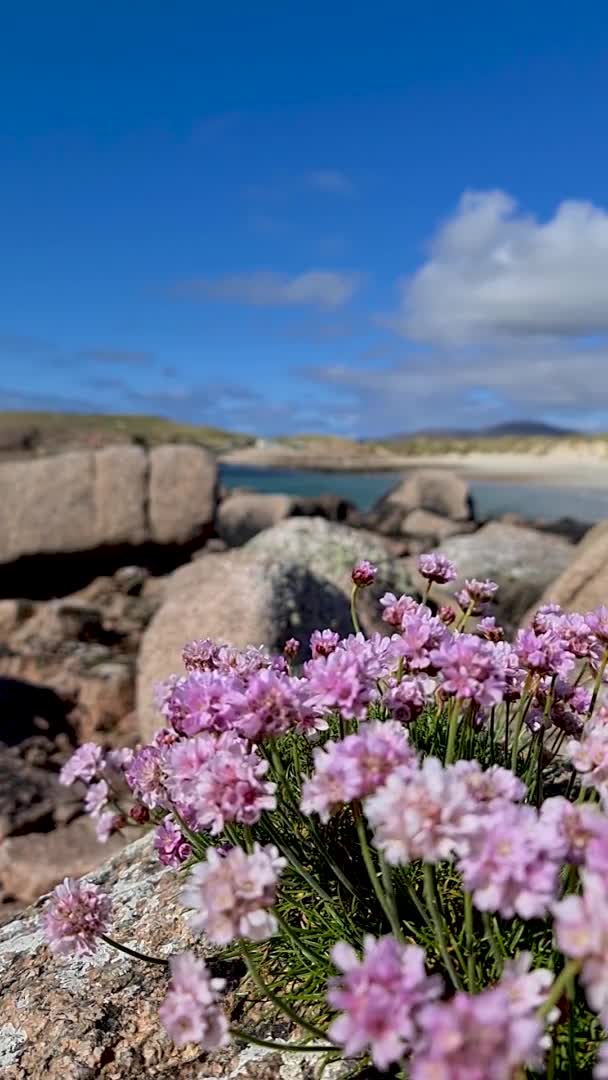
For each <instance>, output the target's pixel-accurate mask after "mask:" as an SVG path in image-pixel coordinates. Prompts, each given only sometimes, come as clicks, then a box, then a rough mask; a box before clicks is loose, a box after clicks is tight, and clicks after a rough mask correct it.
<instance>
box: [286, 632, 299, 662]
mask: <svg viewBox="0 0 608 1080" xmlns="http://www.w3.org/2000/svg"><path fill="white" fill-rule="evenodd" d="M299 651H300V642H299V641H298V639H297V638H295V637H290V638H288V639H287V641H286V642H285V644H284V645H283V656H284V657H285V658H286V659H287V660H295V658H296V656H297V655H298V653H299Z"/></svg>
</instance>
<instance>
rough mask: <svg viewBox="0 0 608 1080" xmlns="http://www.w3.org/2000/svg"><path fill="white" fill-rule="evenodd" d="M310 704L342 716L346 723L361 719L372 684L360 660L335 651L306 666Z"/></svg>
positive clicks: (364, 712)
mask: <svg viewBox="0 0 608 1080" xmlns="http://www.w3.org/2000/svg"><path fill="white" fill-rule="evenodd" d="M306 678H307V680H308V689H309V696H308V702H309V704H310V705H311V706H312V707H313V708H315V709H320V710H324V711H326V712H331V711H333V710H336V711H337V712H340V713H342V716H344V717H345V718H346V719H347V720H363V719H364V718H365V716H366V713H367V706H368V704H369V702H370V700H371V698H372V696H373V694H374V692H375V691H374V683H373V680H372V678H371V677H370V674H369V672H368V671H367V669H366V664H365V660H364V658H363V657H361V656H358V655H356V654H354V653H353V652H352V651H350V650H348V651H347V650H346V649H336V650H335V652H332V653H331V654H330V655H329V656H325V657H322V656H319V657H317V659H315V660H310V661H309V662H308V664H307V665H306Z"/></svg>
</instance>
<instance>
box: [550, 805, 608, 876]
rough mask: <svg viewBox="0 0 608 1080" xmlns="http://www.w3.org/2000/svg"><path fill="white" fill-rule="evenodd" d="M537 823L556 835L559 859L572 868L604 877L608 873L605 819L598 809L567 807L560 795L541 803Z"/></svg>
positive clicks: (607, 828)
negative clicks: (584, 866) (540, 823)
mask: <svg viewBox="0 0 608 1080" xmlns="http://www.w3.org/2000/svg"><path fill="white" fill-rule="evenodd" d="M540 820H541V822H545V823H548V824H549V826H550V828H551V829H552V830H554V831H555V832H557V835H558V836H559V838H560V841H561V844H562V858H564V859H565V860H566V861H567V862H569V863H572V864H573V865H574V866H582V865H586V866H587V867H588V869H593V870H595V869H597V870H598V871H600V868H601V872H602V873H605V872H606V871H607V870H608V817H606V815H605V814H603V813H602V812H601V810H600V809H599V807H597V806H590V805H585V804H581V803H571V802H569V800H568V799H565V798H564V797H563V796H562V795H556V796H554V797H553V798H551V799H545V801H544V803H543V804H542V806H541V808H540Z"/></svg>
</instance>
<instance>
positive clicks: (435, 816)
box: [365, 757, 477, 866]
mask: <svg viewBox="0 0 608 1080" xmlns="http://www.w3.org/2000/svg"><path fill="white" fill-rule="evenodd" d="M476 812H477V807H476V805H475V802H474V800H473V799H472V798H471V795H470V794H469V792H468V790H467V787H466V784H465V783H464V781H463V780H462V778H461V777H460V776H459V775H458V773H457V772H456V771H455V770H454V769H453V768H447V769H444V767H443V765H442V764H441V762H440V761H438V760H437V758H432V757H427V758H425V759H424V761H423V762H422V765H421V766H420V767H419V768H417V769H412V768H405V769H403V768H402V769H397V770H396V771H395V772H392V773H391V774H390V776H389V777H388V780H387V781H386V783H385V784H384V785H383V787H381V788H379V790H378V791H377V792H376V793H375V794H374V795H372V796H371V797H370V798H368V799H367V800H366V802H365V814H366V816H367V820H368V821H369V823H370V825H371V827H372V829H373V830H374V844H375V845H376V847H377V848H379V849H380V851H382V852H383V854H384V856H385V858H386V860H387V862H389V863H391V865H393V866H396V865H398V864H400V863H409V862H412V861H413V860H415V859H423V860H424V861H425V862H427V863H435V862H439V861H440V860H442V859H451V858H452V857H453V856H454V854H455V853H457V852H459V851H460V850H461V849H462V847H463V844H464V842H465V838H466V836H467V835H468V832H469V831H470V829H471V816H472V815H475V813H476Z"/></svg>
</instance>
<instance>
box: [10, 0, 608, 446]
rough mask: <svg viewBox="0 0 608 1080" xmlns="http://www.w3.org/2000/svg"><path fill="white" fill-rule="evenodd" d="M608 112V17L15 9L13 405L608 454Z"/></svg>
mask: <svg viewBox="0 0 608 1080" xmlns="http://www.w3.org/2000/svg"><path fill="white" fill-rule="evenodd" d="M94 8H95V10H94ZM607 107H608V10H607V9H606V8H605V6H604V5H602V4H600V3H599V2H595V3H586V2H584V0H583V2H579V3H576V4H575V3H573V2H568V3H564V2H561V3H560V2H559V0H552V2H551V3H548V2H547V3H545V0H537V2H536V3H535V4H530V3H529V2H527V3H520V2H519V0H513V2H511V3H510V4H508V5H506V4H505V5H501V6H498V5H488V4H487V3H478V2H477V0H469V2H467V3H466V4H456V3H453V2H442V0H437V2H435V3H433V4H425V5H422V4H414V3H410V2H409V0H401V2H400V3H388V2H380V3H378V4H374V5H371V4H369V3H365V4H363V3H359V2H358V0H351V2H350V3H348V4H347V3H342V2H341V0H333V2H330V3H325V4H321V3H317V2H316V0H311V2H309V3H307V4H306V5H296V4H285V3H284V2H283V3H280V4H279V3H275V2H274V0H272V2H263V3H261V4H257V5H253V4H250V3H243V2H240V0H236V2H234V3H232V4H230V5H227V4H223V5H212V4H209V3H200V2H199V3H189V2H179V0H178V2H176V3H175V4H173V5H168V4H166V3H162V4H161V3H154V2H148V3H146V4H144V3H139V2H135V0H130V2H129V3H126V4H124V3H121V4H118V3H116V2H113V0H107V2H106V3H105V4H104V5H95V6H94V5H83V4H81V3H78V4H76V3H72V4H67V3H62V2H61V0H57V3H55V4H53V5H48V4H46V3H44V4H43V3H41V2H38V3H27V2H26V3H24V4H23V5H19V6H18V5H16V4H14V5H10V6H9V7H7V9H6V10H5V11H4V12H3V26H2V34H1V36H0V253H1V258H0V407H4V408H57V409H76V410H95V411H117V412H153V413H158V414H162V415H167V416H172V417H176V418H183V419H187V420H193V421H197V422H201V423H215V424H218V425H221V426H226V427H231V428H237V429H241V430H245V431H257V432H260V433H267V434H274V433H287V432H292V431H334V432H337V433H341V434H348V435H352V434H358V435H374V434H385V433H388V432H394V431H402V430H412V429H415V428H420V427H425V428H426V427H433V426H441V425H446V424H449V425H450V426H477V425H484V424H489V423H495V422H497V421H501V420H504V419H508V418H512V417H529V416H534V417H538V418H542V419H545V420H549V421H554V422H560V423H565V424H569V425H570V424H572V425H576V426H581V427H584V428H588V429H596V428H602V427H605V428H608V345H607V337H608V187H607V183H606V178H607V176H608V142H607V140H606V138H605V128H606V120H605V117H606V111H607Z"/></svg>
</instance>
